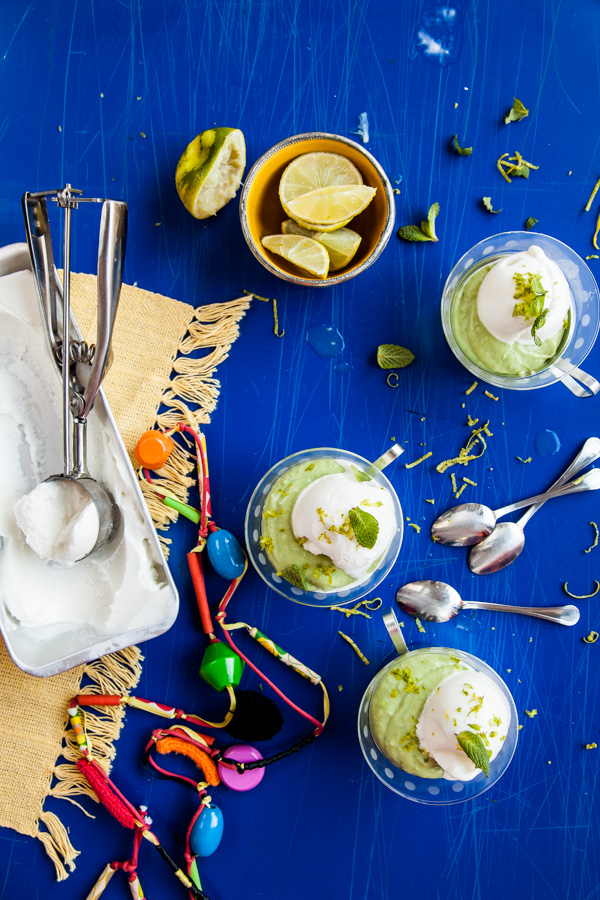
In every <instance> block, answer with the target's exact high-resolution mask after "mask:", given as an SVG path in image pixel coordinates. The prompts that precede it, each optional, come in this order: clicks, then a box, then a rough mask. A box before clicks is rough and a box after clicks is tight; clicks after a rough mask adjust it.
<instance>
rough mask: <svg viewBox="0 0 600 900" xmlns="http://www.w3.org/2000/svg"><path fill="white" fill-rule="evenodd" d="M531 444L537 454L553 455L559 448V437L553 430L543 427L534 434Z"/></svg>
mask: <svg viewBox="0 0 600 900" xmlns="http://www.w3.org/2000/svg"><path fill="white" fill-rule="evenodd" d="M533 446H534V447H535V452H536V453H537V455H538V456H554V454H555V453H558V451H559V450H560V438H559V436H558V435H557V433H556V432H555V431H550V429H549V428H545V429H544V431H540V433H539V434H537V435H536V436H535V440H534V442H533Z"/></svg>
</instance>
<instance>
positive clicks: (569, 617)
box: [463, 600, 579, 625]
mask: <svg viewBox="0 0 600 900" xmlns="http://www.w3.org/2000/svg"><path fill="white" fill-rule="evenodd" d="M463 609H493V610H496V612H510V613H522V615H524V616H534V617H535V618H536V619H546V621H547V622H557V623H558V624H559V625H575V624H576V623H577V622H579V610H578V609H577V607H576V606H506V605H505V604H504V603H485V602H483V601H482V602H481V603H480V602H478V601H476V600H465V601H464V602H463Z"/></svg>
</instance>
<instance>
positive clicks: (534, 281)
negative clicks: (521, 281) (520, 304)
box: [530, 272, 546, 295]
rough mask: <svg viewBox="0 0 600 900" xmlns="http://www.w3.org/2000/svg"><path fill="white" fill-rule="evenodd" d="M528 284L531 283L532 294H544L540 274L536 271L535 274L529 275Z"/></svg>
mask: <svg viewBox="0 0 600 900" xmlns="http://www.w3.org/2000/svg"><path fill="white" fill-rule="evenodd" d="M530 284H531V290H532V291H533V293H534V294H544V295H545V294H546V291H545V290H544V288H543V286H542V276H541V275H540V273H539V272H536V273H535V275H532V276H531V282H530Z"/></svg>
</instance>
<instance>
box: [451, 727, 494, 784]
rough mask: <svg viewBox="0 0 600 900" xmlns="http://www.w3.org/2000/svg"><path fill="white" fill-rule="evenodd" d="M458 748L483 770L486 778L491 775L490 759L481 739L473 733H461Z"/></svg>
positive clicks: (457, 737)
mask: <svg viewBox="0 0 600 900" xmlns="http://www.w3.org/2000/svg"><path fill="white" fill-rule="evenodd" d="M456 740H457V741H458V746H459V747H460V748H461V750H463V751H464V752H465V753H466V754H467V756H468V757H469V759H470V760H471V762H472V763H473V765H475V766H476V767H477V768H478V769H481V771H482V772H483V774H484V775H485V777H486V778H488V777H489V774H490V758H489V756H488V752H487V750H486V748H485V744H484V743H483V741H482V739H481V737H480V736H479V735H478V734H474V733H473V732H472V731H461V732H460V734H457V735H456Z"/></svg>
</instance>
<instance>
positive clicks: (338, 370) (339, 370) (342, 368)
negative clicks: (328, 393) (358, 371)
mask: <svg viewBox="0 0 600 900" xmlns="http://www.w3.org/2000/svg"><path fill="white" fill-rule="evenodd" d="M333 371H334V372H335V374H336V375H347V374H348V372H349V371H350V365H349V363H347V362H341V363H338V364H337V366H336V367H335V369H334V370H333Z"/></svg>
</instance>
